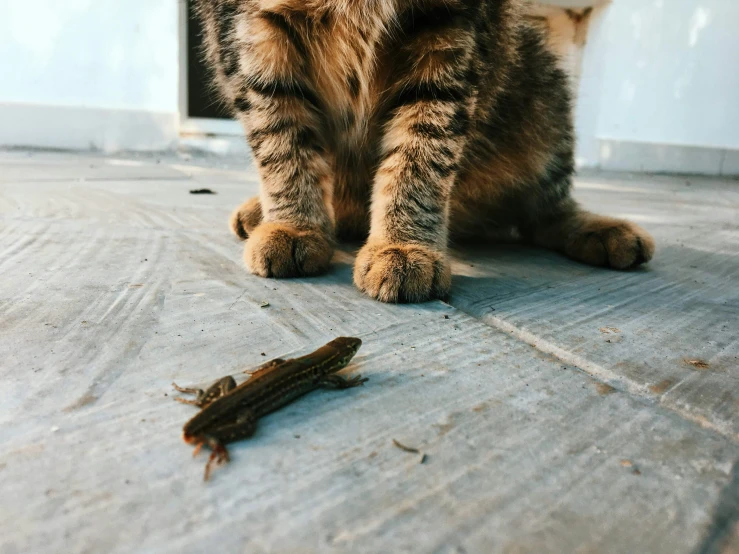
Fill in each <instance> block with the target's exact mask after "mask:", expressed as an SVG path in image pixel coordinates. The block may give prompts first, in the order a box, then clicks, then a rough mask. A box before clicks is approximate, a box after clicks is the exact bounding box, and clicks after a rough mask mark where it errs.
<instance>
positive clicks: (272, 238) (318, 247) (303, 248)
mask: <svg viewBox="0 0 739 554" xmlns="http://www.w3.org/2000/svg"><path fill="white" fill-rule="evenodd" d="M332 255H333V243H332V241H331V240H330V239H329V238H328V237H326V236H325V235H324V234H323V233H321V232H319V231H315V230H304V229H298V228H296V227H292V226H290V225H287V224H284V223H273V222H268V223H262V224H261V225H259V226H257V227H256V228H255V229H254V230H253V231H252V232H251V233H250V234H249V238H248V240H247V241H246V244H245V245H244V262H245V263H246V266H247V267H248V268H249V271H251V272H252V273H254V274H256V275H259V276H261V277H300V276H306V275H317V274H320V273H324V272H325V271H326V270H327V269H328V266H329V263H330V262H331V256H332Z"/></svg>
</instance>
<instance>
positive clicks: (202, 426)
mask: <svg viewBox="0 0 739 554" xmlns="http://www.w3.org/2000/svg"><path fill="white" fill-rule="evenodd" d="M361 345H362V341H361V339H358V338H352V337H339V338H337V339H334V340H332V341H331V342H329V343H328V344H326V345H325V346H322V347H321V348H319V349H318V350H316V351H315V352H312V353H310V354H307V355H305V356H301V357H299V358H293V359H288V360H283V359H281V358H277V359H274V360H272V361H270V362H267V363H266V364H263V365H262V366H260V367H259V368H257V370H256V371H255V372H254V373H253V374H252V376H251V378H250V379H248V380H247V381H245V382H244V383H242V384H240V385H238V386H237V385H236V381H235V380H234V378H233V377H230V376H228V377H223V378H222V379H219V380H218V381H216V382H215V383H214V384H213V385H211V386H210V387H209V388H208V389H206V390H205V391H203V390H200V389H193V388H181V387H179V386H177V385H176V384H175V383H172V385H173V386H174V388H175V389H176V390H178V391H179V392H182V393H186V394H195V395H197V396H196V398H195V400H186V399H184V398H176V400H178V401H180V402H183V403H186V404H192V405H195V406H197V407H199V408H202V409H201V411H200V412H198V413H197V414H196V415H195V416H194V417H192V418H191V419H190V420H189V421H188V422H187V423H186V424H185V426H184V427H183V430H182V438H183V440H184V441H185V442H186V443H188V444H194V445H195V454H197V453H198V452H199V451H200V449H201V448H202V446H203V445H204V444H205V445H207V446H208V447H209V448H210V449H211V455H210V458H209V460H208V463H207V464H206V466H205V476H204V479H205V480H206V481H207V480H208V479H209V477H210V472H211V468H212V467H213V464H214V463H216V464H218V465H220V464H223V463H226V462H228V461H229V455H228V450H227V449H226V444H227V443H229V442H234V441H237V440H240V439H244V438H248V437H250V436H252V435H253V434H254V432H255V431H256V425H257V420H258V419H259V418H260V417H263V416H265V415H267V414H270V413H272V412H274V411H275V410H277V409H279V408H281V407H283V406H285V405H286V404H289V403H290V402H292V401H293V400H295V399H297V398H299V397H300V396H303V395H304V394H306V393H308V392H310V391H312V390H315V389H317V388H320V387H327V388H334V389H347V388H352V387H357V386H360V385H363V384H364V383H365V382H366V381H367V379H366V378H362V376H360V375H357V376H356V377H352V378H349V379H347V378H345V377H342V376H340V375H335V373H336V372H337V371H340V370H341V369H343V368H345V367H346V366H347V365H348V364H349V362H350V361H351V359H352V358H353V357H354V355H355V354H356V353H357V350H359V347H360V346H361Z"/></svg>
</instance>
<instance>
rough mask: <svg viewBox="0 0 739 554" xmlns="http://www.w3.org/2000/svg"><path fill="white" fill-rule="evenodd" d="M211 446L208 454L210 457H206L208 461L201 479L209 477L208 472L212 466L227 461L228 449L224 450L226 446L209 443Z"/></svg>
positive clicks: (204, 479) (205, 479)
mask: <svg viewBox="0 0 739 554" xmlns="http://www.w3.org/2000/svg"><path fill="white" fill-rule="evenodd" d="M211 448H212V449H213V452H211V454H210V458H208V463H207V464H205V474H204V475H203V481H207V480H208V479H210V472H211V470H212V468H213V466H214V465H215V466H220V465H223V464H225V463H228V460H229V458H228V450H226V447H225V446H223V445H222V444H216V445H211Z"/></svg>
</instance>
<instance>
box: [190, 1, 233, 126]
mask: <svg viewBox="0 0 739 554" xmlns="http://www.w3.org/2000/svg"><path fill="white" fill-rule="evenodd" d="M193 3H194V2H193V0H187V116H188V117H204V118H210V119H231V116H230V115H229V113H228V110H226V108H225V107H224V106H223V102H222V101H221V99H220V97H219V96H218V93H217V92H216V91H215V89H214V87H213V81H212V80H211V78H210V72H209V71H208V69H207V67H206V66H205V64H204V63H203V58H202V56H201V54H200V52H201V47H202V44H203V41H202V37H201V28H200V22H199V21H198V19H197V18H196V17H195V13H194V6H193Z"/></svg>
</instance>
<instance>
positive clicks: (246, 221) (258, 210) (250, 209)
mask: <svg viewBox="0 0 739 554" xmlns="http://www.w3.org/2000/svg"><path fill="white" fill-rule="evenodd" d="M261 222H262V204H261V203H260V202H259V198H258V197H256V196H255V197H254V198H250V199H249V200H247V201H246V202H244V203H243V204H242V205H241V206H239V207H238V208H236V209H235V210H234V212H233V213H232V214H231V219H230V220H229V226H230V227H231V231H232V232H233V234H234V235H236V236H237V237H239V238H240V239H241V240H246V239H247V238H249V235H250V234H251V232H252V231H253V230H254V229H255V228H256V227H257V225H259V224H260V223H261Z"/></svg>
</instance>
